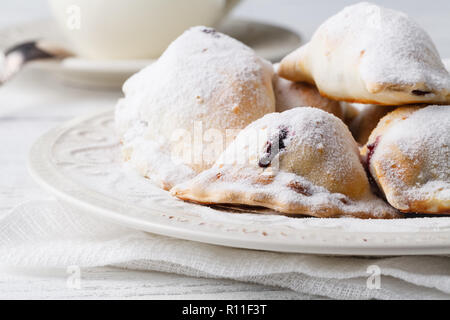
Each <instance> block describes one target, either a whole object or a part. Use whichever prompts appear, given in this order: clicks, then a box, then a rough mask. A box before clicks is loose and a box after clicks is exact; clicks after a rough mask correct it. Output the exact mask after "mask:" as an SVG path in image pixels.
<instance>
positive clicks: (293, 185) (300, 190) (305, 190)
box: [288, 180, 312, 197]
mask: <svg viewBox="0 0 450 320" xmlns="http://www.w3.org/2000/svg"><path fill="white" fill-rule="evenodd" d="M288 187H289V188H291V189H292V190H294V191H295V192H297V193H300V194H302V195H304V196H307V197H309V196H312V193H311V191H309V190H308V188H307V187H305V186H304V185H302V184H301V183H300V182H298V181H295V180H293V181H291V182H289V184H288Z"/></svg>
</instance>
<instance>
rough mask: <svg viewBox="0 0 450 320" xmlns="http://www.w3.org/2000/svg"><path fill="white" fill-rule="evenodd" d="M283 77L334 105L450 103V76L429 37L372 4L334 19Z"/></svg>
mask: <svg viewBox="0 0 450 320" xmlns="http://www.w3.org/2000/svg"><path fill="white" fill-rule="evenodd" d="M278 73H279V75H280V76H281V77H283V78H286V79H289V80H292V81H305V82H309V83H312V84H315V85H316V86H317V87H318V89H319V91H320V93H321V94H322V95H323V96H325V97H329V98H331V99H334V100H341V101H347V102H356V103H365V104H382V105H405V104H420V103H429V104H449V103H450V74H449V72H448V71H447V70H446V69H445V67H444V65H443V63H442V61H441V59H440V57H439V53H438V52H437V50H436V47H435V46H434V44H433V42H432V40H431V38H430V37H429V36H428V34H427V33H426V32H425V31H424V30H423V29H422V28H421V27H420V26H419V25H418V24H417V23H415V22H414V21H413V20H411V19H410V18H409V17H408V16H407V15H405V14H403V13H400V12H397V11H394V10H390V9H385V8H382V7H379V6H376V5H373V4H370V3H367V2H363V3H359V4H356V5H352V6H349V7H346V8H345V9H344V10H342V11H341V12H339V13H338V14H336V15H335V16H333V17H331V18H330V19H328V20H327V21H326V22H325V23H323V24H322V25H321V26H320V27H319V29H318V30H317V31H316V33H315V34H314V35H313V37H312V39H311V41H310V42H309V43H307V44H306V45H304V46H303V47H301V48H299V49H298V50H296V51H294V52H293V53H291V54H290V55H288V56H287V57H285V58H284V59H283V60H282V61H281V65H280V69H279V72H278Z"/></svg>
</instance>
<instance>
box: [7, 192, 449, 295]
mask: <svg viewBox="0 0 450 320" xmlns="http://www.w3.org/2000/svg"><path fill="white" fill-rule="evenodd" d="M0 265H1V266H5V267H29V268H43V267H44V268H45V267H47V268H55V267H67V266H71V265H77V266H79V267H81V268H83V267H86V268H87V267H97V266H118V267H122V268H128V269H134V270H152V271H162V272H169V273H176V274H182V275H188V276H196V277H206V278H223V279H234V280H238V281H244V282H252V283H258V284H262V285H269V286H278V287H283V288H288V289H291V290H294V291H296V292H299V293H303V294H305V295H311V296H321V297H328V298H335V299H449V298H450V258H449V257H439V256H401V257H386V258H361V257H330V256H317V255H303V254H288V253H275V252H266V251H256V250H245V249H237V248H229V247H221V246H215V245H209V244H204V243H198V242H191V241H186V240H180V239H174V238H169V237H165V236H159V235H154V234H149V233H146V232H141V231H136V230H133V229H128V228H125V227H122V226H118V225H116V224H113V223H110V222H106V221H104V220H102V219H99V218H97V217H94V216H88V215H85V214H82V213H79V212H76V211H73V210H71V209H68V208H66V207H63V206H61V205H60V204H59V203H58V202H56V201H51V200H50V201H33V202H28V203H25V204H23V205H21V206H18V207H17V208H15V209H14V210H13V211H12V212H10V213H9V214H8V215H7V216H6V217H4V218H3V219H2V220H0ZM370 266H376V267H375V268H379V270H380V272H381V276H380V287H379V289H377V288H373V286H370V285H369V286H368V284H367V283H368V281H369V282H370V281H371V279H369V277H370V276H371V274H370V273H368V271H367V270H368V268H369V267H370ZM370 283H372V282H370ZM370 283H369V284H370Z"/></svg>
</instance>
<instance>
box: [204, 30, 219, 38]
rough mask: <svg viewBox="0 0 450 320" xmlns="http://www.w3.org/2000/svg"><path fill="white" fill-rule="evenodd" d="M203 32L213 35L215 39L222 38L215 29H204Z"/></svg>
mask: <svg viewBox="0 0 450 320" xmlns="http://www.w3.org/2000/svg"><path fill="white" fill-rule="evenodd" d="M202 32H204V33H206V34H210V35H212V36H213V37H214V38H220V34H219V33H218V32H217V31H216V29H213V28H204V29H202Z"/></svg>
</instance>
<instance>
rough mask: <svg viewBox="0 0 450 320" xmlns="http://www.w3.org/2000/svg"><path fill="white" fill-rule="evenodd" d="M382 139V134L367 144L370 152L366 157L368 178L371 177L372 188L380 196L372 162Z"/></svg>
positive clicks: (365, 164)
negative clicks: (371, 168) (372, 170)
mask: <svg viewBox="0 0 450 320" xmlns="http://www.w3.org/2000/svg"><path fill="white" fill-rule="evenodd" d="M380 139H381V136H378V137H376V139H375V141H374V142H373V143H371V144H368V145H367V150H368V152H367V156H366V159H365V161H364V169H365V170H366V174H367V178H368V179H369V183H370V186H371V189H372V191H373V192H374V193H375V194H377V195H379V196H380V195H381V192H380V190H379V188H378V185H377V183H376V181H375V179H374V178H373V176H372V173H371V172H370V162H371V161H372V157H373V155H374V153H375V150H376V148H377V147H378V144H379V143H380Z"/></svg>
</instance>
